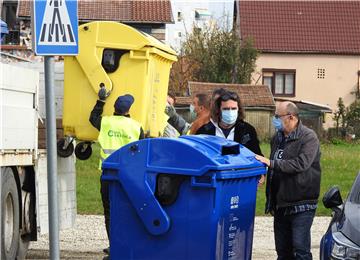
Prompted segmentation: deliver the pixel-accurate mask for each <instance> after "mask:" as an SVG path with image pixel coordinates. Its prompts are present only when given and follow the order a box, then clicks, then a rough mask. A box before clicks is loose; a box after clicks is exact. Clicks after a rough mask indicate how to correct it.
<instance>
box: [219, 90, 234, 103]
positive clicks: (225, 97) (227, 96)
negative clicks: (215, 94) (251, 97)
mask: <svg viewBox="0 0 360 260" xmlns="http://www.w3.org/2000/svg"><path fill="white" fill-rule="evenodd" d="M219 98H220V99H221V101H228V100H230V99H231V100H234V101H236V100H237V99H238V95H237V94H236V93H234V92H226V93H225V94H223V95H221V96H220V97H219Z"/></svg>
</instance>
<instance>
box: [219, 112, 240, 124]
mask: <svg viewBox="0 0 360 260" xmlns="http://www.w3.org/2000/svg"><path fill="white" fill-rule="evenodd" d="M237 117H238V110H237V109H236V110H221V121H222V122H223V123H225V124H227V125H232V124H234V123H235V122H236V119H237Z"/></svg>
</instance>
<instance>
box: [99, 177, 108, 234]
mask: <svg viewBox="0 0 360 260" xmlns="http://www.w3.org/2000/svg"><path fill="white" fill-rule="evenodd" d="M100 183H101V188H100V192H101V200H102V204H103V208H104V216H105V226H106V233H107V236H108V239H109V241H110V199H109V183H108V182H106V181H101V180H100Z"/></svg>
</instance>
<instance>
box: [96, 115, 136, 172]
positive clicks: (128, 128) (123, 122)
mask: <svg viewBox="0 0 360 260" xmlns="http://www.w3.org/2000/svg"><path fill="white" fill-rule="evenodd" d="M140 129H141V125H140V124H139V123H138V122H137V121H135V120H133V119H131V118H129V117H126V116H104V117H102V119H101V127H100V133H99V136H98V141H99V143H100V146H101V149H100V164H99V169H100V170H101V165H102V162H103V161H104V160H105V159H106V158H107V157H108V156H109V155H110V154H112V153H113V152H115V151H116V150H118V149H119V148H121V147H123V146H124V145H126V144H128V143H131V142H134V141H137V140H139V136H140Z"/></svg>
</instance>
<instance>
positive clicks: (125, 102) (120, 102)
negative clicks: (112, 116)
mask: <svg viewBox="0 0 360 260" xmlns="http://www.w3.org/2000/svg"><path fill="white" fill-rule="evenodd" d="M133 103H134V97H133V96H132V95H129V94H126V95H124V96H119V97H118V98H117V99H116V101H115V104H114V108H115V112H116V113H119V114H124V113H126V112H128V111H129V110H130V107H131V105H132V104H133Z"/></svg>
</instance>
